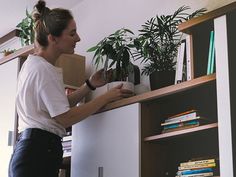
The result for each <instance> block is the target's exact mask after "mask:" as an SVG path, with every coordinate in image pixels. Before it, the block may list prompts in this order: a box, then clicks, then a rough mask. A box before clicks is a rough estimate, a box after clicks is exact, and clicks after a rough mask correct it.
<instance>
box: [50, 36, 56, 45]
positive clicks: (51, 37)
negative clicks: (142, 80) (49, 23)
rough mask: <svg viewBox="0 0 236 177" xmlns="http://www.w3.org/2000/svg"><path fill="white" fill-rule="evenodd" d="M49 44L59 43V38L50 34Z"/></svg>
mask: <svg viewBox="0 0 236 177" xmlns="http://www.w3.org/2000/svg"><path fill="white" fill-rule="evenodd" d="M48 42H49V43H54V44H56V43H57V37H55V36H53V35H51V34H49V35H48Z"/></svg>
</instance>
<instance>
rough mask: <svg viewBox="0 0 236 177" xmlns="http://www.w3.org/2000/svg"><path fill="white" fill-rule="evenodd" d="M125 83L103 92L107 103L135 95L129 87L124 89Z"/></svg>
mask: <svg viewBox="0 0 236 177" xmlns="http://www.w3.org/2000/svg"><path fill="white" fill-rule="evenodd" d="M122 86H123V84H120V85H117V86H116V87H114V88H112V89H110V90H108V91H107V92H106V93H105V94H103V95H102V96H103V98H104V99H105V100H107V103H109V102H112V101H116V100H119V99H121V98H127V97H131V96H133V95H134V93H133V92H132V91H130V90H127V89H122Z"/></svg>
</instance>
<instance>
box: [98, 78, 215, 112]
mask: <svg viewBox="0 0 236 177" xmlns="http://www.w3.org/2000/svg"><path fill="white" fill-rule="evenodd" d="M215 80H216V74H211V75H206V76H202V77H199V78H196V79H192V80H190V81H185V82H182V83H180V84H176V85H171V86H168V87H164V88H161V89H157V90H154V91H149V92H146V93H143V94H140V95H136V96H133V97H130V98H124V99H122V100H119V101H116V102H113V103H110V104H108V105H107V106H106V107H104V109H102V110H101V111H99V112H103V111H107V110H111V109H114V108H118V107H122V106H126V105H129V104H133V103H138V102H145V101H149V100H153V99H157V98H161V97H164V96H168V95H171V94H174V93H179V92H182V91H185V90H188V89H191V88H194V87H198V86H200V85H203V84H206V83H209V82H212V81H215Z"/></svg>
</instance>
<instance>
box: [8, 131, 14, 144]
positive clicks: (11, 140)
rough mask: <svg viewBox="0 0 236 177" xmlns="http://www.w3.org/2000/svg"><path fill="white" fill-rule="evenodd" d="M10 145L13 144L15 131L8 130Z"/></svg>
mask: <svg viewBox="0 0 236 177" xmlns="http://www.w3.org/2000/svg"><path fill="white" fill-rule="evenodd" d="M7 145H8V146H13V131H8V142H7Z"/></svg>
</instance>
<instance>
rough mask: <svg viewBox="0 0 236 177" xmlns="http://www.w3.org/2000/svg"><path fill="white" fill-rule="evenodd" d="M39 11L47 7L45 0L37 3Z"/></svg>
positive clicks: (41, 11)
mask: <svg viewBox="0 0 236 177" xmlns="http://www.w3.org/2000/svg"><path fill="white" fill-rule="evenodd" d="M35 7H36V9H37V10H38V12H39V13H40V14H41V13H43V11H45V9H46V2H45V1H43V0H39V1H38V3H37V4H36V5H35Z"/></svg>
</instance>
